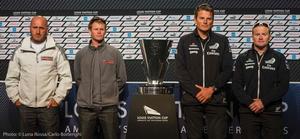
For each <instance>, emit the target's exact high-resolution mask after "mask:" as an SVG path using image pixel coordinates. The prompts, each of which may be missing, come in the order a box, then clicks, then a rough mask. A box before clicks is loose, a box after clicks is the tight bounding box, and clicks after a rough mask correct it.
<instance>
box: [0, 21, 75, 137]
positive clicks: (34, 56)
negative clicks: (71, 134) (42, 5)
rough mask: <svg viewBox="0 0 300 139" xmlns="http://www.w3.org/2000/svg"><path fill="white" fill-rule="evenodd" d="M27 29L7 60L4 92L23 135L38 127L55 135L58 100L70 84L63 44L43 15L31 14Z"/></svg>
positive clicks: (70, 77)
mask: <svg viewBox="0 0 300 139" xmlns="http://www.w3.org/2000/svg"><path fill="white" fill-rule="evenodd" d="M30 33H31V36H30V37H26V38H25V39H24V40H23V42H22V44H21V46H20V47H18V48H16V50H15V52H14V55H13V56H12V57H11V60H10V62H9V67H8V72H7V76H6V79H5V84H6V91H7V95H8V97H9V98H10V100H11V101H12V102H13V103H14V104H15V105H16V107H17V108H18V109H19V112H20V118H21V132H22V133H24V135H25V134H26V133H28V134H26V135H28V137H29V138H32V136H33V135H34V134H35V133H37V132H38V131H41V132H42V133H43V134H44V135H47V138H58V136H59V134H58V133H59V104H60V102H61V101H62V100H63V99H64V98H65V96H66V94H67V92H68V91H69V90H70V89H71V86H72V76H71V71H70V65H69V62H68V60H67V58H66V56H65V54H64V50H63V48H60V47H58V46H57V45H56V43H55V42H54V39H53V38H52V37H50V36H48V22H47V20H46V18H44V17H42V16H35V17H33V18H32V20H31V24H30ZM31 135H32V136H31Z"/></svg>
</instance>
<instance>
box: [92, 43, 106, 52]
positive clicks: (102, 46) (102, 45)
mask: <svg viewBox="0 0 300 139" xmlns="http://www.w3.org/2000/svg"><path fill="white" fill-rule="evenodd" d="M91 44H92V40H90V42H89V49H90V50H93V51H96V50H100V49H101V48H104V47H105V41H104V40H103V41H102V42H101V43H100V44H99V47H97V48H95V47H94V46H92V45H91Z"/></svg>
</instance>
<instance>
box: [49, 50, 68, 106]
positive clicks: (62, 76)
mask: <svg viewBox="0 0 300 139" xmlns="http://www.w3.org/2000/svg"><path fill="white" fill-rule="evenodd" d="M56 60H57V61H56V62H57V64H56V66H57V67H56V68H57V74H58V80H59V84H58V87H57V88H56V91H55V95H54V97H53V99H54V100H55V101H56V102H57V103H60V102H61V100H63V99H64V98H65V97H66V95H67V93H68V92H69V91H70V89H71V87H72V74H71V69H70V64H69V61H68V60H67V57H66V55H65V53H64V50H63V48H60V51H59V52H58V55H57V59H56Z"/></svg>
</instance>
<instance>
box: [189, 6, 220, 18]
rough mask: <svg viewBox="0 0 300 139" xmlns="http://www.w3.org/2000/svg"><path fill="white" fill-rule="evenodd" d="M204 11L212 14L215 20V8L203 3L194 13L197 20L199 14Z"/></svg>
mask: <svg viewBox="0 0 300 139" xmlns="http://www.w3.org/2000/svg"><path fill="white" fill-rule="evenodd" d="M201 10H204V11H208V12H210V13H212V16H213V18H214V15H215V12H214V8H213V7H212V6H211V5H210V4H208V3H202V4H200V5H199V6H197V7H196V9H195V11H194V17H195V18H196V17H197V16H198V12H199V11H201Z"/></svg>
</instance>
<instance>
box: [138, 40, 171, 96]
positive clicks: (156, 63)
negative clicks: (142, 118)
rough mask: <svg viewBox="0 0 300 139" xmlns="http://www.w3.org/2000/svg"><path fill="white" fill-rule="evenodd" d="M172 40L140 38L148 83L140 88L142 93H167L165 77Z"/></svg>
mask: <svg viewBox="0 0 300 139" xmlns="http://www.w3.org/2000/svg"><path fill="white" fill-rule="evenodd" d="M171 46H172V41H171V40H140V47H141V51H142V55H143V63H142V65H143V69H144V72H145V75H146V79H147V84H146V85H145V86H142V87H140V88H139V93H140V94H166V93H169V90H168V89H167V87H165V86H163V79H164V77H165V74H166V71H167V68H168V64H169V63H168V56H169V51H170V47H171Z"/></svg>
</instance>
